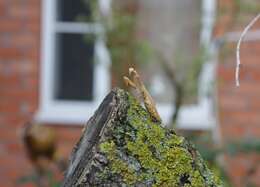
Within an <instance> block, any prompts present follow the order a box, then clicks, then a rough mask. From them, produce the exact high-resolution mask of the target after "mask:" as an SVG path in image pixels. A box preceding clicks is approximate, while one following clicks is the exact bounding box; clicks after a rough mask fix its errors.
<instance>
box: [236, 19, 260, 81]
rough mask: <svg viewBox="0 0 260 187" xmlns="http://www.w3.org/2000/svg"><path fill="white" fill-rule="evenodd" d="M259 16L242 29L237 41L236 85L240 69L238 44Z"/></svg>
mask: <svg viewBox="0 0 260 187" xmlns="http://www.w3.org/2000/svg"><path fill="white" fill-rule="evenodd" d="M259 18H260V14H258V15H257V16H256V17H255V18H254V19H253V20H252V21H251V22H250V23H249V24H248V25H247V26H246V27H245V29H244V30H243V32H242V34H241V36H240V38H239V40H238V43H237V50H236V57H237V64H236V86H239V70H240V65H241V63H240V45H241V43H242V41H243V38H244V37H245V35H246V33H247V32H248V30H249V29H250V28H251V27H252V26H253V25H254V24H255V22H256V21H257V20H258V19H259Z"/></svg>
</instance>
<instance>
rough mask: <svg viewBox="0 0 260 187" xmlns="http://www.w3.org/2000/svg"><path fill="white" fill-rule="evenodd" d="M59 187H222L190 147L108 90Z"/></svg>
mask: <svg viewBox="0 0 260 187" xmlns="http://www.w3.org/2000/svg"><path fill="white" fill-rule="evenodd" d="M62 186H63V187H71V186H73V187H74V186H75V187H88V186H89V187H94V186H112V187H117V186H169V187H175V186H176V187H179V186H185V187H186V186H187V187H188V186H194V187H200V186H201V187H202V186H205V187H211V186H212V187H215V186H222V185H221V182H220V181H219V180H218V179H217V177H216V176H214V174H213V173H212V172H211V171H210V170H209V169H208V168H207V166H206V164H205V163H204V161H203V159H202V158H201V156H200V154H199V153H198V152H197V151H196V149H195V148H194V146H193V145H192V144H191V143H189V142H188V141H186V140H185V139H184V138H183V137H181V136H179V135H177V134H176V133H175V132H174V131H173V130H169V129H166V128H164V127H163V126H162V124H161V123H160V122H155V121H153V119H152V118H151V116H150V115H149V113H148V112H147V111H146V110H145V109H144V108H143V107H142V106H141V105H140V103H139V102H138V101H137V100H136V99H135V98H134V97H133V96H131V95H130V94H129V93H128V92H126V91H124V90H121V89H114V90H112V91H111V92H110V93H109V94H108V95H107V96H106V98H105V99H104V101H103V102H102V104H101V105H100V106H99V108H98V109H97V111H96V112H95V114H94V115H93V116H92V117H91V118H90V119H89V121H88V122H87V124H86V126H85V130H84V132H83V133H82V136H81V138H80V140H79V142H78V143H77V144H76V146H75V148H74V150H73V152H72V154H71V159H70V165H69V167H68V169H67V172H66V174H65V178H64V181H63V184H62Z"/></svg>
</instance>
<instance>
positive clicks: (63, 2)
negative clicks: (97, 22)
mask: <svg viewBox="0 0 260 187" xmlns="http://www.w3.org/2000/svg"><path fill="white" fill-rule="evenodd" d="M88 2H89V0H58V4H57V9H58V20H59V21H83V20H86V19H89V17H90V7H89V5H88V4H89V3H88Z"/></svg>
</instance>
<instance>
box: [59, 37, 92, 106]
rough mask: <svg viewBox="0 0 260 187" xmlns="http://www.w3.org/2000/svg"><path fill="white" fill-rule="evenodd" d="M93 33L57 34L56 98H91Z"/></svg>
mask: <svg viewBox="0 0 260 187" xmlns="http://www.w3.org/2000/svg"><path fill="white" fill-rule="evenodd" d="M93 39H94V35H88V37H87V36H86V35H82V34H57V41H56V53H55V54H56V72H57V75H56V77H57V81H56V84H55V85H56V87H55V89H56V90H55V91H56V99H66V100H85V101H90V100H92V99H93V66H94V62H93V54H94V42H93V41H94V40H93Z"/></svg>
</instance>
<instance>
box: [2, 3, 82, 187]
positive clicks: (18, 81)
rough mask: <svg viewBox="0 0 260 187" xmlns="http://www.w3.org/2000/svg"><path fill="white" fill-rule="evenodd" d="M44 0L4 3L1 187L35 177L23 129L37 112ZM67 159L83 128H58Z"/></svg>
mask: <svg viewBox="0 0 260 187" xmlns="http://www.w3.org/2000/svg"><path fill="white" fill-rule="evenodd" d="M40 19H41V1H40V0H23V1H22V0H20V1H18V0H0V186H3V187H11V186H17V185H16V184H15V182H16V180H17V179H18V178H19V177H21V176H24V175H28V174H31V172H32V167H31V165H30V162H29V161H28V160H27V158H26V155H25V152H24V149H23V146H22V142H21V138H20V136H19V130H20V129H21V127H22V126H23V124H24V123H25V122H26V121H28V120H30V119H31V118H32V116H33V115H34V113H35V111H36V110H37V105H38V95H39V62H40V31H41V22H40ZM55 129H56V130H57V133H58V137H59V138H58V139H59V145H60V149H61V151H62V153H64V155H65V156H66V157H67V156H68V154H69V153H70V151H71V149H72V146H73V145H74V143H75V141H76V139H77V138H78V137H79V135H80V133H81V132H80V129H79V128H72V127H70V128H69V127H61V126H58V127H57V126H55Z"/></svg>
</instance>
